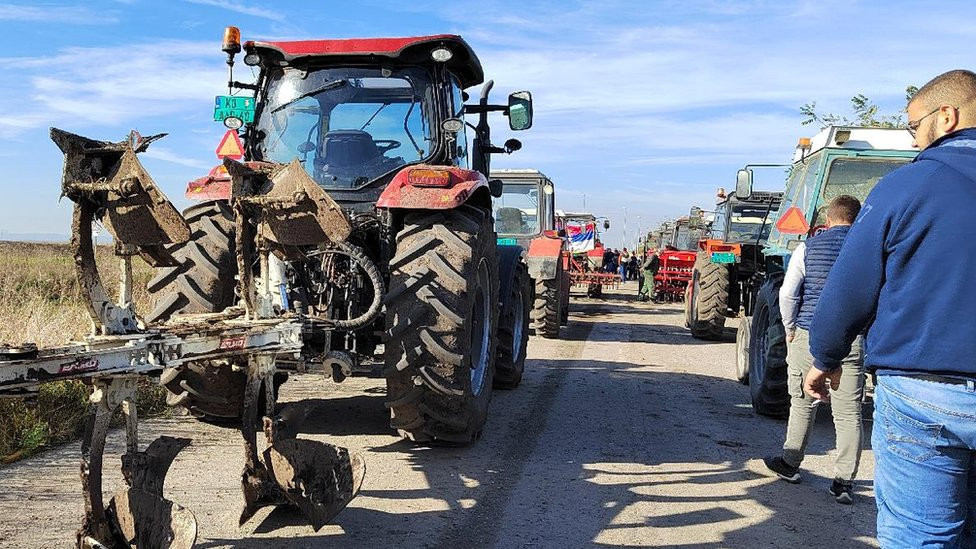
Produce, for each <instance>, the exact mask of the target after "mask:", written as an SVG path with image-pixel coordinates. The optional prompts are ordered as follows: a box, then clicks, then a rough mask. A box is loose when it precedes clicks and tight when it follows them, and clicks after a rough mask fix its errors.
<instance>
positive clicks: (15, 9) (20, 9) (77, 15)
mask: <svg viewBox="0 0 976 549" xmlns="http://www.w3.org/2000/svg"><path fill="white" fill-rule="evenodd" d="M0 21H36V22H44V23H55V22H57V23H75V24H79V25H97V24H109V23H117V22H118V18H117V17H116V16H115V15H114V14H112V13H111V12H109V13H106V12H95V11H92V10H90V9H89V8H87V7H85V6H58V5H53V6H36V5H35V6H27V5H23V4H0Z"/></svg>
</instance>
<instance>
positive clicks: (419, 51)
mask: <svg viewBox="0 0 976 549" xmlns="http://www.w3.org/2000/svg"><path fill="white" fill-rule="evenodd" d="M438 47H445V48H447V49H449V50H450V51H451V53H452V54H453V55H452V56H451V58H450V59H449V60H448V61H446V62H445V64H446V65H447V67H448V69H450V70H451V72H453V73H454V74H455V75H456V76H457V77H458V79H460V81H461V82H460V83H461V86H462V87H464V88H468V87H470V86H476V85H478V84H480V83H482V82H483V81H484V79H485V73H484V71H483V70H482V68H481V61H479V60H478V56H477V55H475V53H474V50H472V49H471V46H469V45H468V43H467V42H465V41H464V39H463V38H461V37H460V36H458V35H456V34H437V35H432V36H412V37H404V38H348V39H340V40H296V41H280V42H279V41H275V42H256V41H253V40H252V41H248V42H246V43H245V44H244V49H245V50H246V51H249V52H250V51H255V50H257V51H258V53H259V54H260V55H261V57H262V58H263V59H270V60H271V61H273V64H279V65H290V64H292V63H294V62H295V61H298V60H301V61H311V62H316V61H321V62H322V63H333V62H363V61H371V62H376V60H377V59H378V58H388V59H392V60H396V61H399V62H403V63H415V64H422V65H430V64H433V63H436V61H434V60H433V59H432V58H431V52H432V51H433V50H434V49H437V48H438Z"/></svg>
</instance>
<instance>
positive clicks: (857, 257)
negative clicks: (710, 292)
mask: <svg viewBox="0 0 976 549" xmlns="http://www.w3.org/2000/svg"><path fill="white" fill-rule="evenodd" d="M974 237H976V128H970V129H965V130H960V131H957V132H953V133H951V134H949V135H946V136H944V137H942V138H940V139H938V140H936V141H935V142H934V143H933V144H932V145H931V146H929V148H927V149H925V150H924V151H922V152H921V153H919V155H918V157H916V158H915V160H914V161H913V162H912V163H910V164H908V165H906V166H904V167H902V168H899V169H897V170H895V171H893V172H891V173H890V174H888V175H887V176H886V177H884V178H883V179H882V180H881V181H880V182H879V183H878V184H877V185H876V186H875V188H874V189H873V190H872V191H871V194H869V195H868V197H867V199H866V200H865V201H864V206H863V208H862V209H861V213H860V215H858V218H857V220H856V221H855V223H854V225H853V226H852V227H851V230H850V232H849V233H848V235H847V240H846V241H845V242H844V246H843V247H842V248H841V251H840V255H839V256H838V257H837V262H836V263H834V266H833V268H832V269H831V271H830V275H829V276H828V277H827V282H826V284H825V285H824V289H823V293H822V294H821V297H820V302H819V303H818V304H817V308H816V311H814V315H813V320H812V321H811V325H810V352H811V353H812V354H813V357H814V366H815V367H817V368H818V369H820V370H823V371H826V370H833V369H835V368H837V367H839V366H840V364H841V360H843V359H844V357H846V356H847V354H848V352H849V351H850V348H851V344H852V342H853V341H854V338H855V337H856V336H857V335H858V334H859V333H861V332H862V330H864V328H865V327H868V326H869V325H870V326H869V328H868V332H867V339H866V348H865V350H866V365H867V366H868V367H869V368H874V369H876V370H877V373H878V374H879V375H884V374H909V373H930V374H943V375H946V374H947V375H962V376H967V377H976V241H974V240H973V239H974Z"/></svg>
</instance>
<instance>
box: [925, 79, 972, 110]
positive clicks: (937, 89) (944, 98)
mask: <svg viewBox="0 0 976 549" xmlns="http://www.w3.org/2000/svg"><path fill="white" fill-rule="evenodd" d="M916 101H919V102H921V104H922V105H925V107H926V110H932V109H936V108H938V107H939V105H952V106H953V107H961V106H963V105H970V104H973V103H976V73H974V72H973V71H967V70H964V69H956V70H951V71H949V72H945V73H942V74H940V75H939V76H936V77H935V78H933V79H932V80H930V81H929V82H928V83H926V84H925V85H924V86H922V87H921V88H919V90H918V92H917V93H916V94H915V96H914V97H913V98H912V100H911V102H913V103H914V102H916Z"/></svg>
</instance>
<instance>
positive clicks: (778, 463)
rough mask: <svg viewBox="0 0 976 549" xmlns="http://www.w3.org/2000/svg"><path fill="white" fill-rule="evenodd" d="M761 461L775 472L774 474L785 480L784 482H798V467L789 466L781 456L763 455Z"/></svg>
mask: <svg viewBox="0 0 976 549" xmlns="http://www.w3.org/2000/svg"><path fill="white" fill-rule="evenodd" d="M763 463H765V464H766V468H768V469H769V470H770V471H772V472H774V473H776V476H778V477H779V478H781V479H783V480H785V481H786V482H789V483H790V484H797V483H799V482H800V469H799V468H797V467H791V466H790V465H789V464H788V463H786V462H785V461H783V458H782V457H781V456H776V457H764V458H763Z"/></svg>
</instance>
